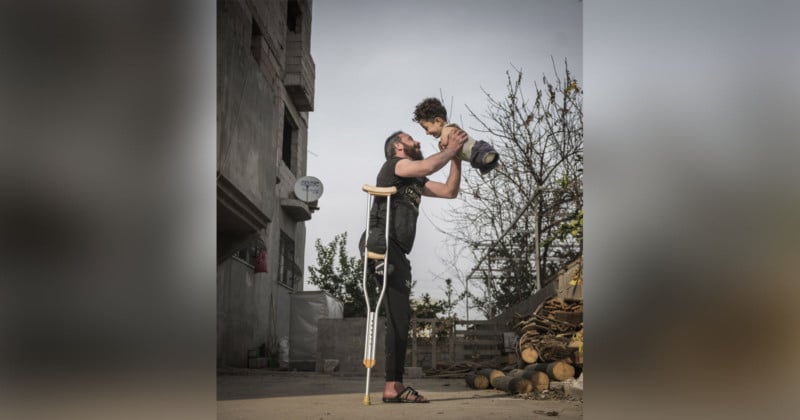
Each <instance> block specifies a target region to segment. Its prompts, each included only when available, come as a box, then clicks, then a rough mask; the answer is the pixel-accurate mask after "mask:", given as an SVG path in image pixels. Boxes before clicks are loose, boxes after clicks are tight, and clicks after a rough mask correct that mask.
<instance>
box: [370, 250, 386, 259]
mask: <svg viewBox="0 0 800 420" xmlns="http://www.w3.org/2000/svg"><path fill="white" fill-rule="evenodd" d="M385 256H386V254H378V253H377V252H372V251H367V258H369V259H371V260H382V259H384V258H385Z"/></svg>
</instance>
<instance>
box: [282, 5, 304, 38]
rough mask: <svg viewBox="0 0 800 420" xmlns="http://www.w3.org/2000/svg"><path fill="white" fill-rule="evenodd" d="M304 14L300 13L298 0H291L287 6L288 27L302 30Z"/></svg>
mask: <svg viewBox="0 0 800 420" xmlns="http://www.w3.org/2000/svg"><path fill="white" fill-rule="evenodd" d="M302 17H303V15H302V14H301V13H300V5H299V4H298V3H297V1H296V0H289V4H288V7H287V8H286V27H287V28H288V29H289V31H291V32H295V33H297V32H300V22H301V20H302Z"/></svg>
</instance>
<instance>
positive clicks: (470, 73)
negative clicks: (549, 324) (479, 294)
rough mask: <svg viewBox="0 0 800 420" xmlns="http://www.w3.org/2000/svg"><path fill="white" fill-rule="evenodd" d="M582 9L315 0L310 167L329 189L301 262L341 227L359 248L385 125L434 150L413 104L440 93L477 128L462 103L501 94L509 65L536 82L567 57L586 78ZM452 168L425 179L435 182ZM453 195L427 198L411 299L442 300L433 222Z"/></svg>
mask: <svg viewBox="0 0 800 420" xmlns="http://www.w3.org/2000/svg"><path fill="white" fill-rule="evenodd" d="M582 7H583V3H581V2H579V1H578V0H574V1H573V0H513V1H512V0H495V1H475V0H468V1H403V2H394V1H367V0H345V1H341V0H339V1H322V0H317V1H315V2H314V4H313V16H312V29H311V54H312V56H313V58H314V62H315V64H316V84H315V100H314V102H315V103H314V112H311V113H310V114H309V131H308V133H309V134H308V135H309V140H308V147H309V150H310V153H309V156H308V169H307V173H308V175H311V176H315V177H317V178H319V179H320V180H322V182H323V183H324V186H325V192H324V194H323V196H322V198H321V199H320V202H319V205H320V207H321V209H320V210H319V211H318V212H316V213H315V214H314V217H313V218H312V219H311V220H310V221H308V222H306V227H307V236H306V253H305V262H306V267H307V266H308V265H313V264H314V263H315V262H316V257H315V254H314V242H315V240H316V239H317V238H319V239H320V240H321V241H322V242H323V243H328V242H330V241H331V240H332V239H333V237H334V236H335V235H337V234H339V233H342V232H345V231H347V233H348V238H349V241H348V248H349V250H350V253H351V255H357V252H358V250H357V249H356V248H357V243H356V242H357V239H358V236H359V235H360V234H361V231H362V230H363V228H364V218H365V207H366V197H365V194H364V193H363V192H361V185H362V184H365V183H369V184H373V183H374V182H375V176H376V174H377V172H378V169H379V168H380V166H381V164H382V163H383V161H384V158H383V152H382V148H383V141H384V140H385V139H386V137H387V136H388V135H389V134H390V133H391V132H393V131H395V130H404V131H406V132H407V133H409V134H411V136H413V137H414V138H415V139H416V140H417V141H420V142H421V143H422V145H423V148H422V150H423V153H424V154H425V155H426V156H428V155H430V154H432V153H434V152H435V144H436V140H434V139H433V138H432V137H429V136H427V135H426V134H425V133H424V132H423V131H422V129H421V128H420V127H419V126H418V125H417V124H416V123H414V122H412V121H411V115H412V112H413V109H414V106H415V105H416V104H417V103H418V102H419V101H420V100H422V99H423V98H425V97H429V96H436V97H440V96H442V97H444V98H445V105H446V106H447V107H448V113H449V116H450V120H452V121H455V122H459V123H461V124H462V126H463V127H464V128H467V129H469V128H470V127H475V126H476V124H474V122H473V121H472V120H471V119H470V118H469V116H468V113H467V110H466V107H465V106H469V107H470V108H472V109H473V110H475V111H476V112H479V113H480V112H482V111H483V110H485V109H486V99H485V95H484V93H483V92H482V89H483V90H486V91H487V92H489V93H491V94H493V95H495V96H502V95H503V94H504V93H505V83H506V76H505V72H506V71H508V70H513V68H512V66H513V67H516V68H518V69H520V70H522V72H523V73H524V75H525V79H524V80H527V82H528V86H530V87H531V88H532V84H533V81H534V80H540V79H541V76H542V75H543V74H547V75H548V76H549V77H550V76H552V75H553V64H552V61H551V57H552V59H555V62H556V64H557V65H558V66H559V68H560V69H561V68H563V62H564V60H565V59H566V60H568V62H569V67H570V70H571V71H572V73H573V75H575V76H576V77H577V79H578V80H579V81H582V80H583V77H582V30H581V28H582ZM451 101H452V107H451ZM448 168H449V166H445V167H444V168H443V169H442V170H441V171H440V172H438V173H436V174H434V175H433V176H432V177H431V178H432V179H434V180H440V181H443V180H444V179H445V178H446V176H447V173H448ZM464 169H465V170H473V169H471V168H470V167H469V166H468V165H465V166H464ZM457 200H458V199H455V200H442V199H433V198H423V201H422V204H421V213H420V218H419V225H418V229H417V232H418V233H417V239H416V242H415V245H414V249H413V250H412V252H411V254H410V255H409V258H410V260H411V265H412V275H413V277H414V279H415V280H416V281H417V286H416V288H415V289H414V295H415V296H419V295H421V294H423V293H426V292H427V293H430V294H431V295H432V296H434V297H439V298H441V297H443V296H444V294H443V292H442V288H443V286H444V283H443V281H442V280H436V278H443V277H442V276H447V275H448V273H447V270H446V269H445V265H444V264H443V263H442V262H441V261H440V258H439V256H444V255H445V252H444V250H443V246H444V243H443V240H444V237H443V235H442V234H441V233H439V232H436V231H435V230H434V229H433V226H432V224H431V222H430V221H429V219H433V220H436V221H438V220H442V219H446V218H447V214H446V211H447V208H448V207H449V206H451V205H457V204H458V203H457ZM437 225H439V222H437ZM444 227H445V228H446V224H445V225H444ZM470 268H471V267H464V268H463V269H464V270H466V271H469V269H470ZM306 273H308V271H307V268H306ZM305 287H306V290H312V289H314V287H313V286H310V285H309V284H308V283H306V286H305ZM460 312H462V315H463V305H462V308H461V311H460ZM475 316H476V313H474V312H473V311H470V317H471V318H474V317H475Z"/></svg>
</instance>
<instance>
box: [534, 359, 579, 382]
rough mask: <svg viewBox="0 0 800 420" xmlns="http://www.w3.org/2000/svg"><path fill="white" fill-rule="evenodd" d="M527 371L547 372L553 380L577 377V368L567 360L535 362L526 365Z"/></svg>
mask: <svg viewBox="0 0 800 420" xmlns="http://www.w3.org/2000/svg"><path fill="white" fill-rule="evenodd" d="M525 370H526V371H534V372H545V373H547V376H549V377H550V379H552V380H556V381H563V380H566V379H569V378H574V377H575V368H574V367H572V365H570V364H569V363H567V362H564V361H558V362H552V363H533V364H530V365H528V366H525Z"/></svg>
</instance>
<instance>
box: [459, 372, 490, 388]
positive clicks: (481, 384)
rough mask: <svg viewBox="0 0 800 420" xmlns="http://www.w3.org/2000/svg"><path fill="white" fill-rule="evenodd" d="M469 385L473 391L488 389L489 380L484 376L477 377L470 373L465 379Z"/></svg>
mask: <svg viewBox="0 0 800 420" xmlns="http://www.w3.org/2000/svg"><path fill="white" fill-rule="evenodd" d="M464 380H465V381H466V382H467V385H468V386H469V387H470V388H472V389H486V388H489V378H487V377H485V376H483V375H476V374H474V373H469V374H467V375H466V376H465V377H464Z"/></svg>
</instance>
